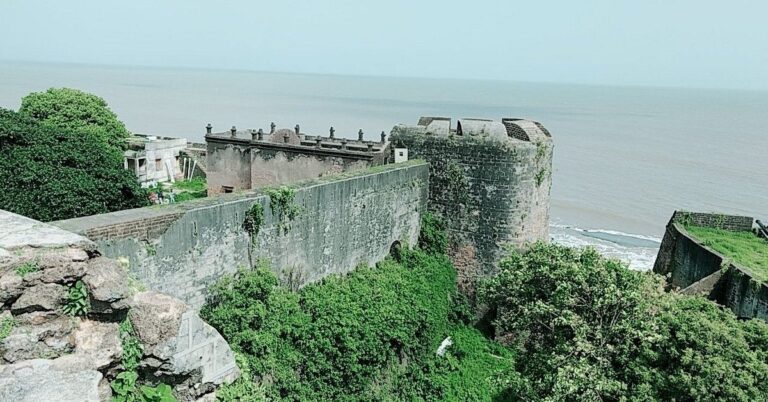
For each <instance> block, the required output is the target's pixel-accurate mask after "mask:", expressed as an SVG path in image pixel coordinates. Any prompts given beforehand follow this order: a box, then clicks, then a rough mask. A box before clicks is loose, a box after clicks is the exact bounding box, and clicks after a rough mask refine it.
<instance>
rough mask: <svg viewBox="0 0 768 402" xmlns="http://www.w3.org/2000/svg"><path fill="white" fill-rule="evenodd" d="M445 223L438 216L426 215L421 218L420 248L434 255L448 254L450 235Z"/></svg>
mask: <svg viewBox="0 0 768 402" xmlns="http://www.w3.org/2000/svg"><path fill="white" fill-rule="evenodd" d="M445 231H446V227H445V222H444V221H443V220H442V219H441V218H439V217H438V216H436V215H433V214H431V213H425V214H424V215H422V217H421V232H419V247H420V248H421V249H422V250H424V251H426V252H428V253H432V254H445V253H447V252H448V235H447V234H446V232H445Z"/></svg>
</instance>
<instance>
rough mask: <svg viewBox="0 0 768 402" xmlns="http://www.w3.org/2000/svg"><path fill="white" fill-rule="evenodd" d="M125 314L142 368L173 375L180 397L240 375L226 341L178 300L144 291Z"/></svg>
mask: <svg viewBox="0 0 768 402" xmlns="http://www.w3.org/2000/svg"><path fill="white" fill-rule="evenodd" d="M128 316H129V318H130V320H131V323H132V324H133V328H134V331H135V332H136V335H137V336H138V338H139V340H140V341H141V343H142V345H144V359H143V360H142V362H141V366H142V368H143V369H144V370H148V371H150V372H151V373H152V374H153V375H154V376H155V377H157V378H165V379H172V380H171V381H172V382H174V384H173V385H174V391H175V393H176V396H177V397H178V398H179V399H180V400H190V401H194V400H197V399H198V398H201V397H203V396H204V395H206V394H209V393H210V392H211V391H213V390H215V388H216V386H218V385H221V384H225V383H230V382H232V381H234V380H235V379H236V378H237V377H238V376H239V371H238V369H237V365H236V364H235V356H234V353H233V352H232V349H231V348H230V347H229V344H227V342H226V341H225V340H224V338H223V337H222V336H221V335H220V334H219V332H218V331H216V330H215V329H214V328H213V327H211V326H210V325H208V324H207V323H205V322H204V321H203V320H202V319H200V317H199V316H198V315H197V312H195V311H194V310H191V309H189V307H188V306H187V305H186V304H184V303H183V302H182V301H181V300H178V299H176V298H173V297H170V296H167V295H164V294H161V293H157V292H142V293H139V294H137V295H136V296H134V298H133V300H132V301H131V310H130V312H129V313H128Z"/></svg>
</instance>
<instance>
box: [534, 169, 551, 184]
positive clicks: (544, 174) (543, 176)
mask: <svg viewBox="0 0 768 402" xmlns="http://www.w3.org/2000/svg"><path fill="white" fill-rule="evenodd" d="M548 173H549V170H547V169H541V170H539V172H538V173H536V187H541V183H543V182H544V179H546V178H547V174H548Z"/></svg>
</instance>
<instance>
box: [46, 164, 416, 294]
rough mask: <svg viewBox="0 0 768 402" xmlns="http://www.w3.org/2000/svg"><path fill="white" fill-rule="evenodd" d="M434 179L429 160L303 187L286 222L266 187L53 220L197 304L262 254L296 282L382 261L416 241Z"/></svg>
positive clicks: (149, 281)
mask: <svg viewBox="0 0 768 402" xmlns="http://www.w3.org/2000/svg"><path fill="white" fill-rule="evenodd" d="M428 182H429V167H428V165H427V164H426V163H424V162H420V161H411V162H406V163H403V164H396V165H386V166H379V167H375V168H371V169H369V170H364V171H359V172H353V173H347V174H345V175H341V176H335V177H326V178H321V179H318V180H315V181H312V182H304V183H301V184H297V185H295V186H294V187H295V200H294V202H293V204H294V205H295V206H296V207H298V208H299V213H298V216H297V217H296V218H295V219H294V220H293V221H291V222H289V223H288V224H281V222H280V221H279V217H278V215H279V213H278V211H273V209H272V207H271V205H270V204H271V201H270V198H269V197H268V196H267V195H266V194H265V193H262V192H258V191H256V192H249V193H242V194H227V195H221V196H219V197H212V198H207V199H200V200H193V201H189V202H185V203H179V204H172V205H165V206H155V207H148V208H140V209H135V210H129V211H120V212H115V213H110V214H103V215H96V216H92V217H84V218H76V219H70V220H66V221H59V222H54V224H55V225H57V226H59V227H61V228H64V229H66V230H69V231H72V232H75V233H80V234H84V235H86V236H89V237H90V238H91V240H93V241H95V242H96V244H97V246H98V249H99V251H100V252H101V253H102V254H103V255H105V256H108V257H113V258H120V257H123V258H126V259H128V260H129V263H130V268H131V271H132V272H133V273H134V274H135V276H136V277H137V279H139V280H140V281H141V282H142V283H144V284H145V285H146V286H147V287H148V288H149V289H152V290H155V291H158V292H162V293H166V294H169V295H172V296H174V297H177V298H179V299H182V300H184V301H185V302H186V303H188V304H190V305H191V306H193V307H196V308H197V307H199V306H201V305H202V304H203V302H204V300H205V294H206V290H207V288H208V286H210V285H211V284H212V283H213V282H215V280H216V279H218V278H219V277H221V276H222V275H224V274H226V273H231V272H235V271H236V270H237V268H238V267H248V266H252V265H255V264H257V262H258V260H260V259H263V260H268V261H269V262H270V263H271V267H272V269H273V270H274V271H275V272H276V273H277V274H278V276H279V277H280V278H281V280H282V281H283V282H284V283H285V284H286V285H288V286H291V287H298V286H302V285H304V284H306V283H308V282H312V281H316V280H319V279H322V278H323V277H325V276H327V275H329V274H333V273H344V272H348V271H349V270H351V269H353V268H355V267H356V266H357V265H359V264H374V263H376V262H378V261H380V260H382V259H383V258H385V257H386V256H387V255H388V254H389V250H390V247H391V246H392V244H393V243H395V242H403V243H405V242H408V243H410V244H414V243H415V242H416V241H417V239H418V233H419V229H420V217H421V213H422V211H424V210H425V208H426V202H427V198H428ZM254 204H260V205H262V208H263V210H264V220H263V223H262V225H261V226H260V230H259V233H258V235H257V236H256V238H255V239H253V240H252V239H251V238H250V235H249V234H248V233H247V232H246V231H245V230H244V229H243V221H244V219H245V217H246V212H247V211H248V210H249V209H250V208H251V207H252V206H253V205H254ZM283 229H287V230H283Z"/></svg>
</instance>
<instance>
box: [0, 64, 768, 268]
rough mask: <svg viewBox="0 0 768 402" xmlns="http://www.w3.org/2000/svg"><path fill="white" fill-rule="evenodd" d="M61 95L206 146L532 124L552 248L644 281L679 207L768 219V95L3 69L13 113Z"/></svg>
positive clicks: (143, 128) (3, 98) (4, 94)
mask: <svg viewBox="0 0 768 402" xmlns="http://www.w3.org/2000/svg"><path fill="white" fill-rule="evenodd" d="M254 69H256V66H254ZM50 87H72V88H78V89H81V90H84V91H88V92H92V93H94V94H97V95H99V96H101V97H103V98H104V99H106V101H107V102H108V103H109V105H110V107H111V108H112V109H113V110H114V111H115V112H116V113H117V114H118V116H119V117H120V119H122V120H123V121H124V122H125V123H126V125H127V127H128V129H129V130H131V131H133V132H136V133H144V134H150V135H159V136H173V137H185V138H187V139H189V140H190V141H195V142H202V141H203V136H204V134H205V126H206V124H208V123H210V124H212V125H213V126H214V130H221V131H225V130H227V129H229V128H230V127H232V126H237V127H238V128H254V129H258V128H264V129H268V128H269V125H270V123H271V122H275V123H276V124H277V126H278V127H287V128H293V127H294V126H295V125H296V124H299V125H300V126H301V130H302V131H303V132H306V133H309V134H320V135H325V134H326V133H327V132H328V130H329V128H330V127H331V126H333V127H334V128H335V129H336V135H337V136H339V137H349V138H356V136H357V131H358V130H359V129H362V130H363V132H364V133H365V136H366V137H367V138H368V139H378V138H379V133H380V132H381V131H385V132H387V133H388V132H389V131H390V130H391V128H392V127H393V126H394V125H395V124H397V123H406V124H415V123H416V122H417V120H418V118H419V116H450V117H453V118H461V117H479V118H493V119H501V118H502V117H524V118H529V119H533V120H536V121H539V122H541V123H542V124H544V125H545V126H546V127H547V128H548V129H549V131H550V132H551V133H552V135H553V137H554V141H555V148H554V162H553V164H554V166H553V185H552V208H551V223H550V236H551V238H552V240H553V241H555V242H557V243H561V244H565V245H569V246H592V247H595V248H597V249H598V250H599V251H601V252H602V253H604V254H606V255H608V256H611V257H615V258H619V259H621V260H624V261H626V262H628V263H629V264H630V265H631V266H632V267H633V268H635V269H640V270H647V269H650V268H652V266H653V262H654V260H655V258H656V254H657V252H658V248H659V244H660V241H661V237H663V234H664V227H665V225H666V223H667V222H668V220H669V218H670V217H671V215H672V212H673V211H674V210H675V209H685V210H694V211H718V212H722V213H734V214H744V215H749V216H754V217H757V218H762V219H764V220H768V91H757V90H755V91H749V90H718V89H692V88H655V87H654V88H650V87H629V86H627V87H619V86H596V85H577V84H560V83H528V82H516V81H514V77H510V81H482V80H452V79H430V78H394V77H363V76H343V75H312V74H292V73H276V72H257V71H232V70H212V69H207V70H204V69H173V68H154V67H132V66H96V65H76V64H43V63H27V62H0V107H3V108H8V109H14V110H16V109H18V107H19V105H20V103H21V98H22V97H23V96H24V95H26V94H28V93H30V92H35V91H44V90H45V89H47V88H50Z"/></svg>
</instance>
